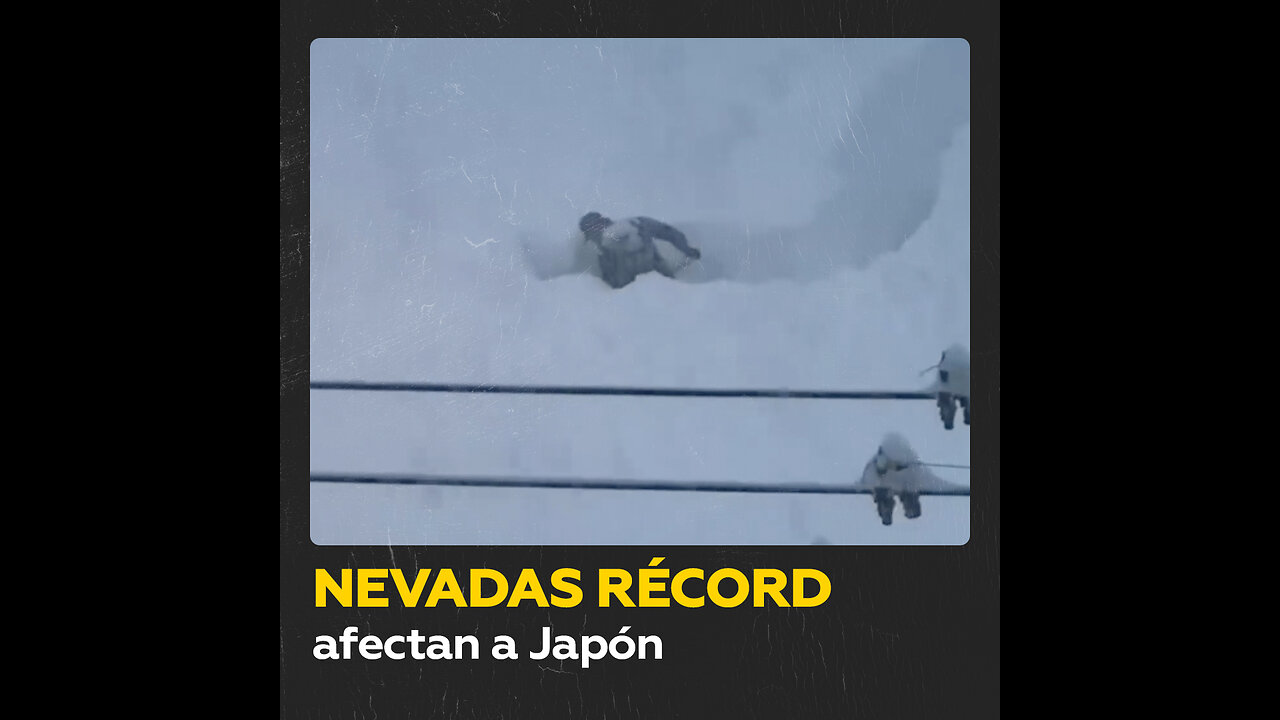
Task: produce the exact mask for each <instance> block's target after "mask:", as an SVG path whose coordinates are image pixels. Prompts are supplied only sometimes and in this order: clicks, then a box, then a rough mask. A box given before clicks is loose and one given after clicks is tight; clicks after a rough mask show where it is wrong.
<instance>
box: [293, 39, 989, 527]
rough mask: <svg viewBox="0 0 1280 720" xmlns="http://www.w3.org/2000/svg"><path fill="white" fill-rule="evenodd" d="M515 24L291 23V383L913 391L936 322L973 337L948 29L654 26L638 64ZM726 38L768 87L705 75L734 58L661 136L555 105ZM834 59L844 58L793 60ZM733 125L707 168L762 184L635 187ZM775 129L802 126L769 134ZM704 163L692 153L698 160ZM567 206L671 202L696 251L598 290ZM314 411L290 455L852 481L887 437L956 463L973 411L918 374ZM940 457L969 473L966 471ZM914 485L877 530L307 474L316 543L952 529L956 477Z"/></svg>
mask: <svg viewBox="0 0 1280 720" xmlns="http://www.w3.org/2000/svg"><path fill="white" fill-rule="evenodd" d="M529 42H530V41H525V43H524V44H521V43H520V42H518V41H471V44H464V43H461V41H454V42H453V43H447V42H443V41H400V44H396V43H395V42H394V41H376V42H374V41H359V42H356V41H317V43H316V44H315V45H313V49H312V68H313V92H312V97H313V105H312V113H313V115H312V157H313V162H312V239H311V327H312V337H311V369H312V372H311V377H312V380H366V381H379V380H386V381H393V380H394V381H409V382H412V381H417V382H487V383H499V384H521V383H533V384H544V385H545V384H552V385H632V386H641V387H691V388H769V389H772V388H792V389H805V390H913V389H919V388H922V387H924V386H925V385H926V384H927V383H928V381H929V378H927V377H924V378H922V377H920V375H919V373H920V371H921V370H922V369H924V368H926V367H928V366H930V365H932V364H934V363H935V362H937V360H938V355H939V353H940V352H941V351H942V350H943V349H944V348H945V347H947V346H948V345H950V344H951V343H954V342H961V343H964V344H966V345H968V344H969V252H970V250H969V224H970V218H969V132H968V48H967V45H965V44H964V43H963V42H961V41H932V42H924V41H887V42H882V43H880V44H875V43H870V42H869V41H863V42H862V43H852V42H851V43H849V44H844V45H840V46H832V45H830V41H823V43H826V44H822V45H818V44H817V43H818V41H812V42H809V43H807V44H806V43H805V42H799V41H791V42H790V43H787V42H782V41H779V42H777V43H772V44H768V45H760V44H759V42H760V41H756V45H753V46H750V47H745V48H740V47H739V46H738V45H731V44H726V45H724V46H714V47H708V46H709V45H712V44H711V43H707V44H705V45H704V44H700V43H697V42H691V43H684V44H679V45H672V44H671V43H672V42H675V41H664V44H663V45H662V47H663V48H664V49H665V50H667V51H669V52H668V54H671V55H675V56H676V57H677V58H678V59H679V60H680V63H675V61H672V63H675V64H674V65H672V64H668V65H661V64H659V66H658V68H657V69H656V70H655V69H654V67H651V65H652V64H653V63H654V62H656V60H655V59H654V58H655V57H657V55H655V54H654V53H653V52H651V51H650V50H649V48H650V46H649V45H646V44H644V43H643V42H642V41H631V42H621V41H613V42H612V43H610V41H592V42H590V43H588V42H586V41H582V42H581V43H571V42H570V41H558V44H555V45H554V46H552V45H548V44H545V43H550V42H552V41H544V44H542V45H539V46H537V47H536V48H532V49H531V48H530V47H529V46H528V45H529ZM724 42H725V43H730V42H731V41H724ZM326 43H328V44H326ZM597 43H598V44H597ZM571 45H572V47H571ZM735 49H738V50H743V51H744V57H746V56H750V57H751V58H754V59H755V62H757V63H758V64H759V63H763V65H759V67H755V66H753V67H755V70H752V72H756V71H757V70H758V71H759V73H765V74H766V75H767V76H768V77H776V78H782V80H778V83H780V84H779V88H780V89H775V93H776V97H773V98H771V99H769V98H766V99H765V100H755V101H750V99H749V98H745V97H737V96H732V95H731V93H733V92H741V90H736V91H735V90H733V89H732V88H740V87H741V85H742V83H733V82H729V83H718V84H717V85H716V87H726V88H730V89H725V90H722V91H719V92H723V93H730V94H726V95H724V96H723V97H715V98H707V97H706V96H705V94H697V93H690V94H689V96H688V97H686V96H682V97H681V98H677V99H678V100H680V101H681V102H683V103H685V106H687V107H690V108H695V109H696V112H694V111H690V112H684V113H682V114H681V116H682V117H683V118H684V120H683V122H682V123H674V124H665V125H662V129H663V130H664V131H663V132H658V131H656V130H653V128H652V125H654V124H655V123H658V124H661V122H660V121H659V120H655V119H654V118H653V116H642V117H639V118H638V119H634V120H625V121H616V119H615V121H613V122H610V123H607V124H602V123H603V121H601V120H598V119H593V118H592V117H587V118H585V119H583V117H582V115H583V112H578V111H575V112H573V113H566V111H565V110H564V108H565V105H566V99H565V97H562V96H561V95H558V94H557V93H560V94H563V93H565V92H571V93H577V92H581V93H588V91H590V93H589V94H591V95H592V96H596V97H598V96H600V95H601V94H602V93H608V92H621V93H622V94H621V95H619V96H618V97H627V96H628V95H627V94H626V92H623V91H624V90H626V91H629V92H631V93H632V94H634V93H635V92H638V91H636V90H635V88H637V87H643V88H652V86H654V83H653V82H652V81H650V80H646V79H647V78H652V77H653V76H654V74H655V73H657V74H659V75H661V74H662V73H666V74H667V76H669V77H667V80H670V79H671V77H678V78H680V79H681V81H682V82H683V83H684V84H685V85H686V86H690V85H693V84H694V83H695V82H696V81H697V79H698V78H701V77H703V76H706V75H716V73H714V72H713V71H714V70H716V69H722V70H723V68H725V67H729V66H727V65H725V64H724V60H723V58H724V57H726V53H728V52H729V51H730V50H735ZM534 50H536V51H537V52H536V53H534ZM746 51H750V52H749V53H748V52H746ZM521 53H533V55H531V57H532V56H536V57H539V58H542V59H543V62H544V63H551V64H555V63H557V60H556V58H557V57H559V58H560V61H559V62H560V64H558V65H555V66H554V68H553V67H552V65H547V66H546V67H547V68H551V69H546V68H544V70H543V75H542V76H543V78H544V79H543V80H542V81H541V82H544V83H545V84H546V87H548V88H554V89H555V91H554V92H552V91H548V92H546V93H543V96H545V97H543V98H542V100H541V101H540V100H539V99H538V98H537V97H534V96H532V94H531V95H530V96H529V97H523V96H522V97H513V96H514V95H518V94H519V93H518V91H517V90H516V88H519V87H523V86H524V85H526V84H528V82H522V81H521V79H520V78H519V77H518V76H519V73H518V72H516V71H515V70H513V69H512V68H520V67H525V66H527V65H528V63H525V64H524V65H522V64H521V63H520V62H518V61H516V62H508V61H510V60H511V58H512V57H513V56H519V55H520V54H521ZM557 53H558V55H557ZM597 57H598V58H599V62H598V63H597V62H595V61H596V58H597ZM584 58H585V60H584ZM770 58H773V61H772V63H773V64H769V62H770V61H769V59H770ZM526 59H527V58H526ZM517 60H518V58H517ZM571 60H572V61H574V62H570V61H571ZM586 60H591V61H592V63H587V62H586ZM961 60H962V61H963V62H961ZM645 62H649V63H650V65H645ZM575 63H576V64H575ZM829 65H830V66H832V67H836V68H838V69H839V72H838V73H828V74H824V73H822V72H819V70H821V69H823V68H826V67H828V66H829ZM733 67H734V68H737V69H736V70H733V72H741V73H745V72H747V71H746V70H742V69H741V68H742V67H744V66H733ZM760 67H763V68H764V69H763V70H760ZM846 69H847V72H846ZM766 71H769V72H772V73H773V75H768V73H767V72H766ZM724 72H731V71H730V70H724ZM512 73H514V75H513V74H512ZM717 77H718V76H717ZM751 77H755V75H751ZM833 77H834V79H832V78H833ZM788 78H789V79H790V80H789V81H788ZM957 78H960V79H962V80H963V82H962V83H959V82H958V80H957ZM526 80H527V79H526ZM562 85H569V86H572V88H571V90H570V91H566V90H564V89H563V87H562ZM958 85H959V86H958ZM498 87H500V88H503V89H505V90H506V92H505V93H504V92H498V91H497V90H494V88H498ZM788 88H789V89H788ZM651 91H652V92H659V91H658V90H651ZM486 93H488V95H486ZM476 96H479V97H478V98H477V97H476ZM690 97H697V98H699V99H698V101H697V102H695V101H694V100H692V99H690ZM499 99H501V100H502V102H499ZM766 100H769V101H766ZM467 102H473V103H474V104H473V105H467V104H466V103H467ZM521 103H523V104H521ZM511 108H517V109H519V110H520V111H521V112H512V111H511ZM855 116H856V118H857V119H854V118H855ZM627 117H628V118H629V117H630V116H627ZM744 118H745V119H744ZM846 118H848V119H849V122H848V123H847V124H846V122H845V119H846ZM575 123H581V124H582V125H583V127H582V128H577V129H578V131H579V132H574V130H575V127H574V124H575ZM628 123H631V124H628ZM740 126H745V127H746V128H747V129H746V130H744V131H743V132H742V134H741V137H739V138H738V139H737V141H736V144H733V145H732V147H730V148H728V149H726V150H723V151H722V155H723V157H719V158H718V159H717V162H722V163H724V164H728V165H729V166H731V169H732V170H733V172H732V173H731V174H733V175H734V176H735V177H736V176H745V177H751V178H754V179H755V180H753V181H751V182H756V181H759V179H760V177H761V175H762V173H761V172H755V173H752V172H748V170H747V169H745V168H749V167H750V166H751V164H752V163H753V162H756V163H759V162H764V160H761V159H760V158H762V157H764V158H766V159H768V160H769V162H770V163H772V164H771V165H770V167H771V168H772V170H771V172H772V182H770V183H761V184H759V185H758V186H756V185H752V184H751V182H747V181H744V182H743V183H741V184H738V185H735V186H734V187H733V188H732V191H729V190H725V191H723V192H721V193H719V194H714V195H708V191H706V190H705V177H703V181H704V182H703V184H701V185H698V187H699V188H703V189H702V190H700V191H699V192H700V193H701V195H700V197H699V198H698V199H697V201H696V202H692V201H690V196H689V192H684V193H681V192H678V190H679V188H675V190H676V191H673V192H671V193H670V194H669V195H662V196H661V197H660V196H658V195H651V196H644V197H642V195H643V193H639V192H636V191H634V190H633V189H632V188H635V187H653V186H659V187H660V186H663V185H664V183H665V184H666V185H667V186H668V189H669V190H670V189H671V188H670V187H669V186H670V185H671V182H670V179H671V177H672V176H673V174H674V175H677V176H680V177H686V176H688V175H689V174H690V173H691V172H692V171H689V172H681V170H682V168H681V167H679V165H678V164H679V162H681V158H682V157H684V156H687V155H689V154H690V153H691V150H690V148H695V149H696V148H699V147H702V146H701V145H698V144H697V143H693V141H692V140H690V141H689V143H693V144H686V143H685V141H684V138H686V135H693V136H697V137H698V138H703V139H705V138H707V137H715V134H714V132H713V131H715V130H717V129H719V130H721V131H723V130H724V128H725V127H729V128H734V127H740ZM602 127H607V128H608V129H609V130H610V132H612V133H614V134H613V135H610V134H609V133H607V132H605V131H603V130H601V129H600V128H602ZM477 128H482V129H483V130H484V132H481V131H480V130H479V129H477ZM837 130H838V132H837ZM586 131H590V132H586ZM810 131H812V135H811V136H810V135H809V134H808V133H809V132H810ZM584 132H586V134H585V135H584V134H583V133H584ZM591 133H596V135H592V134H591ZM540 134H541V140H540V139H539V138H540ZM801 135H803V138H802V139H803V143H801V142H800V140H797V139H796V138H797V137H800V136H801ZM446 137H447V138H449V140H450V142H449V144H448V150H449V151H450V152H449V153H448V155H447V156H443V154H444V152H445V151H444V150H442V149H440V145H441V143H442V142H443V140H442V138H446ZM593 137H598V138H605V141H607V142H605V141H602V142H605V144H604V145H601V146H600V147H602V148H613V149H612V150H599V151H597V153H596V155H594V156H592V157H594V158H595V159H594V160H590V161H584V163H585V166H587V167H588V169H586V170H583V169H582V168H581V167H575V166H574V165H573V164H572V163H571V162H568V161H566V160H565V156H566V154H567V153H566V152H560V149H562V147H561V146H562V145H563V144H564V143H567V142H570V141H571V140H572V142H574V143H577V144H578V145H581V144H583V143H587V144H589V143H590V142H592V138H593ZM628 139H630V140H631V142H630V143H629V144H628V142H627V140H628ZM815 140H817V142H816V144H815V143H814V141H815ZM789 142H796V143H797V144H796V146H795V148H794V150H792V151H791V152H787V153H783V150H786V148H787V147H788V146H787V143H789ZM809 144H814V147H812V148H810V147H808V145H809ZM566 147H567V146H566ZM621 147H627V148H628V149H627V151H626V153H627V154H626V156H625V157H624V158H622V159H619V156H618V155H617V153H618V152H621V151H619V150H618V148H621ZM646 148H649V149H650V150H651V152H650V155H649V156H645V157H643V159H641V158H640V157H639V156H642V151H643V150H645V149H646ZM779 148H782V149H781V150H780V149H779ZM706 152H711V151H710V150H708V151H706ZM770 153H773V154H778V153H783V154H784V155H785V156H786V159H782V157H781V156H779V157H776V158H774V157H772V156H771V155H770ZM693 154H695V155H696V152H695V153H693ZM531 156H532V157H531ZM846 156H847V159H845V158H846ZM446 158H451V159H446ZM753 158H754V160H753ZM833 158H834V159H835V161H838V162H834V161H833ZM704 160H706V162H702V163H701V165H698V167H700V168H701V167H703V166H705V165H708V164H712V163H711V161H710V160H709V159H706V158H704ZM845 162H847V163H848V166H847V167H846V166H845V165H844V164H843V163H845ZM788 163H790V164H788ZM673 164H675V165H674V166H673ZM734 168H736V169H734ZM700 172H702V173H703V175H704V176H705V174H706V173H708V172H711V171H709V170H705V169H703V170H701V171H700ZM815 178H817V179H815ZM695 179H696V178H695ZM824 179H825V184H824V182H822V181H823V180H824ZM646 181H647V183H648V184H647V185H646ZM811 186H813V187H811ZM823 187H827V188H828V189H827V191H826V192H825V194H824V193H822V192H821V191H820V190H821V188H823ZM507 188H511V191H510V192H507V191H506V189H507ZM575 196H576V197H577V198H578V199H577V200H574V199H573V198H574V197H575ZM779 196H785V197H784V198H783V200H782V201H780V200H779ZM588 199H589V202H588ZM780 202H781V204H780V205H778V203H780ZM775 206H776V207H779V208H780V207H786V208H787V210H786V211H781V210H774V209H773V208H775ZM588 209H597V210H600V211H601V212H604V213H605V214H606V215H611V216H614V217H625V216H627V215H634V214H646V215H652V216H654V217H658V218H660V219H663V220H668V221H670V222H672V223H673V224H676V225H677V226H679V227H681V228H682V229H684V230H685V231H686V234H687V235H688V236H689V239H690V241H691V243H692V244H693V245H695V246H697V247H700V248H702V249H703V253H704V262H703V263H701V264H699V265H694V266H691V267H690V268H688V269H687V270H686V272H685V274H684V275H683V276H682V279H681V280H680V281H672V280H669V279H666V278H663V277H660V276H658V275H656V274H650V275H646V276H642V277H640V278H639V280H638V281H637V282H635V283H634V284H632V285H630V286H627V287H626V288H623V289H621V290H611V289H609V288H608V287H607V286H605V285H604V284H603V283H602V282H600V280H599V279H598V278H596V277H594V276H592V275H591V274H590V273H589V272H580V270H581V269H582V266H581V265H576V264H575V252H576V247H575V243H576V242H577V241H576V240H575V239H574V237H573V235H572V230H573V229H574V225H575V223H576V220H577V218H578V217H579V216H580V215H581V214H582V213H584V212H586V210H588ZM894 233H898V235H897V236H896V237H897V240H893V239H892V238H893V237H895V235H894ZM977 413H978V422H981V421H982V408H981V407H979V408H977ZM310 431H311V469H312V471H313V472H353V473H421V474H457V475H484V476H492V475H502V476H512V477H587V478H626V479H637V480H733V481H741V482H760V483H778V482H797V483H833V484H834V483H852V482H854V481H855V480H856V479H857V478H858V476H859V475H860V473H861V470H862V467H863V464H864V463H865V462H866V460H867V459H868V458H869V457H870V456H871V455H872V454H873V453H874V452H875V449H876V446H877V445H878V443H879V441H880V439H881V437H882V436H883V435H884V434H885V433H886V432H889V431H898V432H901V433H903V434H904V435H905V436H906V437H907V438H908V439H909V440H910V441H911V442H912V444H913V445H914V447H915V449H916V450H917V452H918V453H919V454H920V456H921V457H922V458H924V459H925V460H926V461H932V462H939V463H953V464H968V463H969V431H968V428H967V427H965V426H963V425H958V426H957V428H956V429H955V430H953V431H950V432H948V431H946V430H944V429H943V428H942V425H941V422H940V421H939V419H938V417H937V411H936V408H934V406H933V404H932V403H930V402H927V401H918V400H917V401H848V400H797V399H734V398H625V397H578V396H574V397H563V396H533V395H514V396H512V395H493V394H484V395H457V394H434V393H431V394H423V393H358V392H345V391H312V392H311V428H310ZM937 474H938V475H940V476H941V477H943V478H945V479H948V480H952V481H954V482H958V483H963V484H967V483H968V482H969V473H968V472H967V471H965V470H951V469H938V470H937ZM923 505H924V514H923V517H921V518H919V519H917V520H913V521H907V520H905V519H904V518H902V516H901V510H899V514H898V516H897V518H896V519H895V522H894V524H893V525H892V526H890V527H884V526H882V525H881V524H880V522H879V519H878V518H877V517H876V514H875V509H874V504H873V503H872V501H871V498H870V497H869V496H866V495H848V496H843V495H840V496H833V495H757V494H751V495H730V494H723V493H713V494H696V493H662V492H624V491H598V490H532V489H531V490H511V489H481V488H439V487H403V486H392V487H381V486H370V485H337V484H312V486H311V537H312V539H313V541H314V542H316V543H319V544H351V545H366V544H384V543H387V544H415V545H418V544H421V545H431V544H462V545H490V544H574V545H576V544H672V545H675V544H694V545H696V544H727V545H753V544H770V545H772V544H810V543H814V542H826V543H830V544H835V545H853V544H934V545H954V544H963V543H965V542H966V541H967V540H968V537H969V516H970V503H969V499H968V498H952V497H926V498H924V499H923Z"/></svg>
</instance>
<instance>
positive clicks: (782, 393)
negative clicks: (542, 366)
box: [311, 380, 934, 400]
mask: <svg viewBox="0 0 1280 720" xmlns="http://www.w3.org/2000/svg"><path fill="white" fill-rule="evenodd" d="M311 389H312V390H355V391H373V392H437V393H499V394H508V395H628V396H636V397H646V396H647V397H737V398H801V399H822V400H932V399H934V395H933V394H932V393H928V392H922V391H919V390H845V391H841V390H785V389H784V390H756V389H714V390H707V389H696V388H637V387H615V386H600V385H596V386H591V385H583V386H573V385H568V386H566V385H495V384H492V383H486V384H477V383H411V382H363V381H348V380H317V381H313V382H312V383H311Z"/></svg>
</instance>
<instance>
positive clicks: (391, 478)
mask: <svg viewBox="0 0 1280 720" xmlns="http://www.w3.org/2000/svg"><path fill="white" fill-rule="evenodd" d="M311 482H313V483H359V484H367V485H445V486H455V487H496V488H538V489H564V490H634V491H661V492H725V493H768V494H821V495H870V494H871V490H870V489H867V488H857V487H852V486H849V485H815V484H801V483H785V484H763V483H742V482H717V481H700V480H683V481H661V480H592V479H586V478H500V477H452V476H445V475H348V474H332V473H312V474H311ZM920 494H921V495H951V496H963V497H968V496H969V488H967V487H956V488H949V489H937V490H921V491H920Z"/></svg>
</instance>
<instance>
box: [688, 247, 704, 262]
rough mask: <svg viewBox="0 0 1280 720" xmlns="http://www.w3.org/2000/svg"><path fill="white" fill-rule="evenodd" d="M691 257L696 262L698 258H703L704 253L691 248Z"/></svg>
mask: <svg viewBox="0 0 1280 720" xmlns="http://www.w3.org/2000/svg"><path fill="white" fill-rule="evenodd" d="M689 257H691V258H693V259H694V260H697V259H698V258H700V257H702V251H701V250H699V249H698V248H689Z"/></svg>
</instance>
